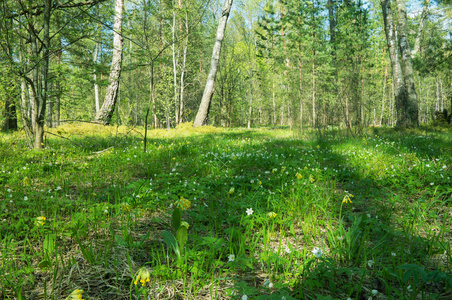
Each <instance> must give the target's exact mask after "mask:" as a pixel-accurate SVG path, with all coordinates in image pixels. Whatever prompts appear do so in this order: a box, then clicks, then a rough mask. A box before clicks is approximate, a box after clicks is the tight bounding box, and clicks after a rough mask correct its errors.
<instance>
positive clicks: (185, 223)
mask: <svg viewBox="0 0 452 300" xmlns="http://www.w3.org/2000/svg"><path fill="white" fill-rule="evenodd" d="M180 226H184V227H185V228H187V229H188V227H190V224H188V223H187V222H185V221H182V222H180Z"/></svg>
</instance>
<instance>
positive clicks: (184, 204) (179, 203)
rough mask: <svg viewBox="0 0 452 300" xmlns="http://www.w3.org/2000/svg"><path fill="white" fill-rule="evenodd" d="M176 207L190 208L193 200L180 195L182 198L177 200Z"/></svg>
mask: <svg viewBox="0 0 452 300" xmlns="http://www.w3.org/2000/svg"><path fill="white" fill-rule="evenodd" d="M175 204H176V207H178V208H180V209H182V210H186V209H189V208H190V206H191V202H190V201H189V200H187V199H185V198H184V197H180V200H178V201H176V203H175Z"/></svg>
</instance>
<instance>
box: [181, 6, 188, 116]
mask: <svg viewBox="0 0 452 300" xmlns="http://www.w3.org/2000/svg"><path fill="white" fill-rule="evenodd" d="M185 30H186V32H185V34H186V35H187V37H186V38H185V43H184V54H183V56H182V67H181V71H180V92H179V97H180V104H179V123H182V122H183V118H184V88H185V87H184V79H185V64H186V62H187V48H188V33H189V31H188V14H187V13H185Z"/></svg>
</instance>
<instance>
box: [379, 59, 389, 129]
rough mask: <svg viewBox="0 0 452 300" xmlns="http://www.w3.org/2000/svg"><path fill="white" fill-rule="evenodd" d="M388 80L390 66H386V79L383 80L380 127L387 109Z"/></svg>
mask: <svg viewBox="0 0 452 300" xmlns="http://www.w3.org/2000/svg"><path fill="white" fill-rule="evenodd" d="M385 62H386V59H385ZM387 78H388V65H386V64H385V77H384V79H383V93H382V99H381V113H380V126H381V123H382V121H383V112H384V109H385V93H386V92H385V90H386V81H387Z"/></svg>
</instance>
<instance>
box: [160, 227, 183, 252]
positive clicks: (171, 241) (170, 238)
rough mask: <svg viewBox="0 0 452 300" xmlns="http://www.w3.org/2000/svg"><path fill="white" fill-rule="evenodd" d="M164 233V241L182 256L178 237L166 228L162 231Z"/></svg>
mask: <svg viewBox="0 0 452 300" xmlns="http://www.w3.org/2000/svg"><path fill="white" fill-rule="evenodd" d="M162 235H163V241H164V242H165V244H166V245H167V246H168V247H171V248H173V250H174V253H176V255H177V257H178V258H179V257H180V251H179V246H178V244H177V241H176V238H175V237H174V235H173V234H172V233H171V232H169V231H166V230H163V231H162Z"/></svg>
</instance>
